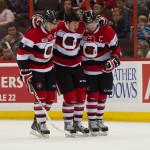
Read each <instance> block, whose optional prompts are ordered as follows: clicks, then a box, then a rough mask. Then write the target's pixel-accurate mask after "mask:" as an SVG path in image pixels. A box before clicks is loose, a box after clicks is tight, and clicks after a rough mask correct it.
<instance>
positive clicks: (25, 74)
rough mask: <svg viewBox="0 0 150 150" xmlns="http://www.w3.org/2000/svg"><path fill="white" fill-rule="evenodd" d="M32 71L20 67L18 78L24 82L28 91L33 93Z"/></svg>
mask: <svg viewBox="0 0 150 150" xmlns="http://www.w3.org/2000/svg"><path fill="white" fill-rule="evenodd" d="M31 78H32V71H31V70H30V69H20V79H21V80H22V81H23V82H24V83H25V84H26V86H27V88H28V91H29V92H30V93H33V91H32V88H31Z"/></svg>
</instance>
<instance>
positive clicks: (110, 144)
mask: <svg viewBox="0 0 150 150" xmlns="http://www.w3.org/2000/svg"><path fill="white" fill-rule="evenodd" d="M53 123H54V124H55V125H56V126H57V127H59V128H61V129H63V121H53ZM31 124H32V121H19V120H18V121H14V120H1V121H0V150H149V149H150V123H128V122H106V123H105V124H107V125H108V127H109V132H108V136H97V137H75V138H68V137H65V136H64V134H62V133H60V132H58V131H57V130H55V129H54V128H53V127H52V126H51V125H50V123H48V122H47V125H48V127H49V129H50V131H51V134H50V138H48V139H41V138H38V137H35V136H33V135H31V134H30V126H31ZM84 124H85V125H87V122H84Z"/></svg>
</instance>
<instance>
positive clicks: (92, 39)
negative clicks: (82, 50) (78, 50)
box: [86, 35, 95, 41]
mask: <svg viewBox="0 0 150 150" xmlns="http://www.w3.org/2000/svg"><path fill="white" fill-rule="evenodd" d="M86 40H87V41H95V36H94V35H88V36H87V39H86Z"/></svg>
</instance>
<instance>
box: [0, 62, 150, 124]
mask: <svg viewBox="0 0 150 150" xmlns="http://www.w3.org/2000/svg"><path fill="white" fill-rule="evenodd" d="M149 70H150V62H149V61H133V60H132V61H129V60H128V61H121V65H120V66H119V67H118V68H116V69H115V70H114V72H113V75H114V85H113V94H112V95H110V96H109V97H108V100H107V103H106V110H105V111H106V112H105V115H104V119H105V120H115V121H116V120H117V121H148V122H149V121H150V71H149ZM33 102H34V99H33V95H31V94H29V93H28V91H27V89H26V87H25V85H23V83H22V82H21V81H20V79H19V69H18V67H17V64H15V63H11V64H0V119H32V118H33ZM61 105H62V96H58V100H57V103H55V104H54V105H53V106H52V112H51V113H50V116H51V118H52V119H62V118H63V117H62V113H61ZM85 110H86V109H85ZM84 119H87V115H86V112H85V113H84Z"/></svg>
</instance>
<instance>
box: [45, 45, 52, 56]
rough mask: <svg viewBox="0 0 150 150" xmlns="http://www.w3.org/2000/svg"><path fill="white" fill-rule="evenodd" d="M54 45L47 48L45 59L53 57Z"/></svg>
mask: <svg viewBox="0 0 150 150" xmlns="http://www.w3.org/2000/svg"><path fill="white" fill-rule="evenodd" d="M52 51H53V43H48V44H46V46H45V52H44V58H50V57H52Z"/></svg>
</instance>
